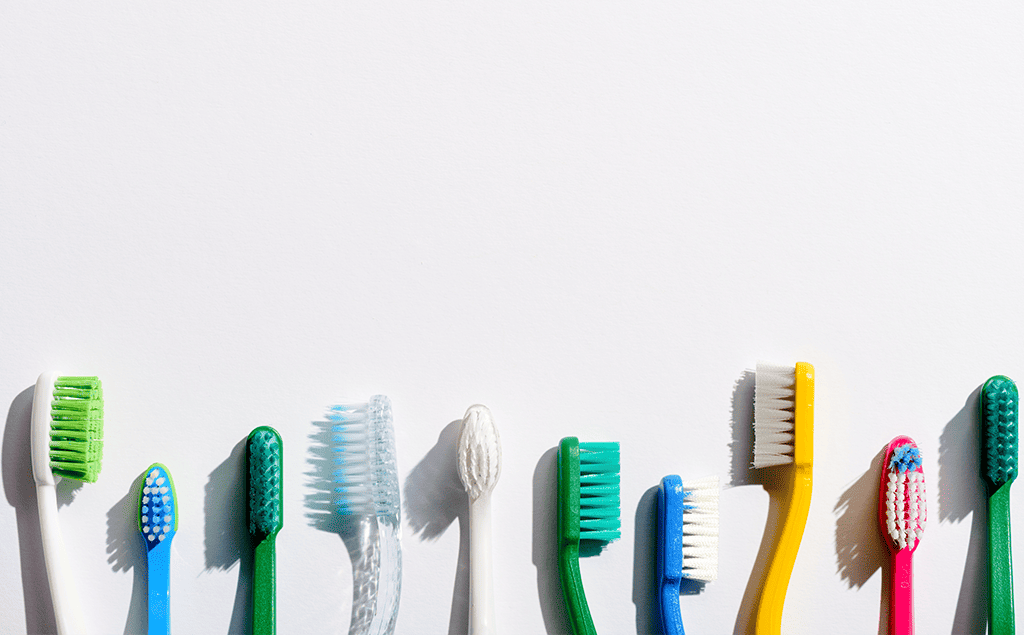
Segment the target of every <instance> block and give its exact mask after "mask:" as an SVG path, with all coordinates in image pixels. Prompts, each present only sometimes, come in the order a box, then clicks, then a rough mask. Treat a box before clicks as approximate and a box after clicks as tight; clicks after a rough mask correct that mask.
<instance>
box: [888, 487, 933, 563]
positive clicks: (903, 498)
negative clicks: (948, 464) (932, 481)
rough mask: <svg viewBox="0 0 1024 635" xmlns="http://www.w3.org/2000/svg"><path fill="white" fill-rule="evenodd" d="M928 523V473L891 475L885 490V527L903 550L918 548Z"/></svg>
mask: <svg viewBox="0 0 1024 635" xmlns="http://www.w3.org/2000/svg"><path fill="white" fill-rule="evenodd" d="M927 520H928V504H927V501H926V499H925V491H924V474H923V473H921V472H902V473H901V472H889V476H888V482H887V483H886V491H885V524H886V529H887V530H888V532H889V537H890V538H892V541H893V544H895V545H896V547H897V548H899V549H906V548H908V547H911V548H912V547H914V545H915V544H916V542H917V541H918V540H920V539H921V536H922V535H923V534H924V525H925V522H926V521H927Z"/></svg>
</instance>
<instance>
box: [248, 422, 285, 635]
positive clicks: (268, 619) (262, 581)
mask: <svg viewBox="0 0 1024 635" xmlns="http://www.w3.org/2000/svg"><path fill="white" fill-rule="evenodd" d="M245 456H246V463H247V466H248V469H247V472H248V479H247V480H248V485H249V487H248V489H249V505H248V512H249V514H248V515H249V534H250V536H251V537H252V546H253V567H252V633H253V635H274V633H275V632H276V630H277V611H276V610H275V608H274V603H275V597H276V590H275V577H276V575H275V568H276V556H275V551H274V541H275V539H276V538H277V532H279V531H281V526H282V525H283V524H284V522H283V517H282V514H281V510H282V507H283V505H282V501H283V498H282V486H281V478H282V470H281V435H280V434H278V433H277V430H275V429H273V428H271V427H269V426H260V427H259V428H256V429H255V430H253V431H252V432H251V433H249V438H248V440H247V441H246V444H245Z"/></svg>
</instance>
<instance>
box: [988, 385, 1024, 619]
mask: <svg viewBox="0 0 1024 635" xmlns="http://www.w3.org/2000/svg"><path fill="white" fill-rule="evenodd" d="M1018 403H1019V397H1018V395H1017V385H1016V384H1014V383H1013V380H1012V379H1010V378H1009V377H1005V376H1003V375H996V376H995V377H992V378H990V379H989V380H988V381H986V382H985V385H984V386H982V388H981V421H982V426H983V432H982V437H983V439H984V441H983V444H982V445H983V447H984V450H983V452H982V460H981V462H982V473H983V474H984V476H985V480H986V481H987V482H988V488H989V497H988V573H989V581H990V585H989V586H990V595H989V625H990V627H991V628H990V630H989V633H990V634H991V635H1013V632H1014V619H1013V562H1012V558H1011V554H1010V485H1011V484H1012V483H1013V480H1014V479H1015V478H1017V409H1018Z"/></svg>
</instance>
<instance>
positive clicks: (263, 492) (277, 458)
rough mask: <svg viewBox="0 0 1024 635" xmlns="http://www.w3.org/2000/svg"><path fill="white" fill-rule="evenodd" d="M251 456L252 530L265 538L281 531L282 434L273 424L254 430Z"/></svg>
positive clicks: (250, 441)
mask: <svg viewBox="0 0 1024 635" xmlns="http://www.w3.org/2000/svg"><path fill="white" fill-rule="evenodd" d="M247 451H248V458H249V533H251V534H252V535H253V536H255V537H257V538H263V537H265V536H269V535H271V534H275V533H277V532H278V531H279V530H280V529H281V526H282V524H283V522H282V516H281V507H282V505H281V499H282V487H281V477H282V470H281V467H282V465H281V461H282V454H281V437H280V435H278V434H277V432H276V431H275V430H274V429H273V428H270V427H267V426H262V427H260V428H257V429H255V430H253V431H252V433H251V434H250V435H249V441H248V444H247Z"/></svg>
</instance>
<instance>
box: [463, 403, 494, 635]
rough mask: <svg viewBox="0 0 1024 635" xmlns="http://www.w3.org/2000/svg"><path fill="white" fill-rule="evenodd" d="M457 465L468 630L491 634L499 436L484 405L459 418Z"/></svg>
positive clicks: (479, 633)
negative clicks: (465, 504) (465, 529)
mask: <svg viewBox="0 0 1024 635" xmlns="http://www.w3.org/2000/svg"><path fill="white" fill-rule="evenodd" d="M458 468H459V478H460V479H462V485H463V486H464V487H465V488H466V492H467V493H468V494H469V633H470V635H494V633H496V632H497V627H496V624H495V619H494V588H493V578H492V573H491V491H492V490H493V489H494V486H495V484H497V482H498V477H499V476H501V439H500V438H499V436H498V428H497V427H496V426H495V425H494V419H493V418H492V417H491V411H490V410H488V409H487V406H481V405H476V406H470V407H469V410H467V411H466V416H465V417H463V419H462V429H461V431H460V432H459V454H458Z"/></svg>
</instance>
